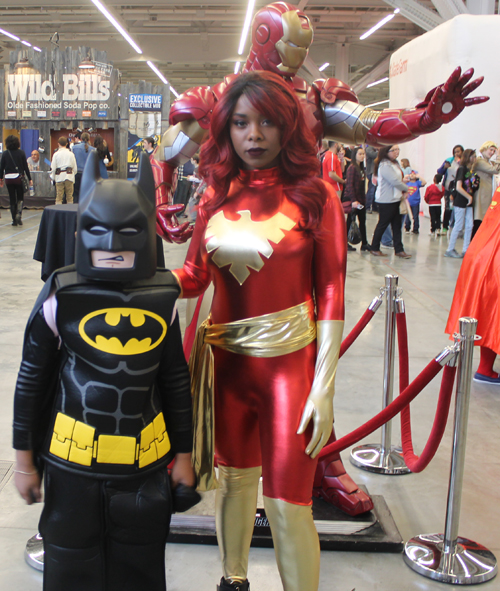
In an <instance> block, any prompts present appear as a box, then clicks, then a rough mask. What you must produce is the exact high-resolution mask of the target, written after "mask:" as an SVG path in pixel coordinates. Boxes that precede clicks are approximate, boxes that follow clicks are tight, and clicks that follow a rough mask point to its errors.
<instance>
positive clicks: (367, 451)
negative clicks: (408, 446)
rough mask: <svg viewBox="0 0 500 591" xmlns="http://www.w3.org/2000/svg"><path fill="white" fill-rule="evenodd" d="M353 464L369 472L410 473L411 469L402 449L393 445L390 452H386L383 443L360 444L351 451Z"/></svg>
mask: <svg viewBox="0 0 500 591" xmlns="http://www.w3.org/2000/svg"><path fill="white" fill-rule="evenodd" d="M350 460H351V464H353V465H354V466H356V467H357V468H361V469H362V470H368V472H377V473H378V474H389V475H394V476H396V475H398V474H409V473H410V472H411V470H410V469H409V468H408V466H407V465H406V464H405V461H404V459H403V454H402V453H401V450H400V449H398V448H396V447H395V446H392V447H391V451H390V452H389V453H385V454H384V450H383V448H382V445H380V444H379V443H368V444H367V445H359V446H358V447H355V448H354V449H353V450H352V451H351V458H350Z"/></svg>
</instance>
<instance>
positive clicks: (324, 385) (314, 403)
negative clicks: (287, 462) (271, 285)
mask: <svg viewBox="0 0 500 591" xmlns="http://www.w3.org/2000/svg"><path fill="white" fill-rule="evenodd" d="M316 329H317V347H318V351H317V354H316V368H315V371H314V381H313V384H312V388H311V392H310V394H309V396H308V398H307V401H306V405H305V407H304V412H303V413H302V418H301V420H300V425H299V428H298V430H297V433H298V434H299V435H300V434H301V433H304V431H305V430H306V428H307V425H308V424H309V421H310V420H311V418H312V419H313V423H314V428H313V434H312V437H311V441H309V443H308V445H307V447H306V454H308V455H310V456H311V458H315V457H316V456H317V455H318V454H319V452H320V451H321V449H322V448H323V446H324V445H325V443H326V442H327V441H328V438H329V437H330V434H331V432H332V426H333V396H334V394H335V374H336V372H337V364H338V361H339V353H340V345H341V344H342V332H343V330H344V321H343V320H320V321H318V322H317V323H316Z"/></svg>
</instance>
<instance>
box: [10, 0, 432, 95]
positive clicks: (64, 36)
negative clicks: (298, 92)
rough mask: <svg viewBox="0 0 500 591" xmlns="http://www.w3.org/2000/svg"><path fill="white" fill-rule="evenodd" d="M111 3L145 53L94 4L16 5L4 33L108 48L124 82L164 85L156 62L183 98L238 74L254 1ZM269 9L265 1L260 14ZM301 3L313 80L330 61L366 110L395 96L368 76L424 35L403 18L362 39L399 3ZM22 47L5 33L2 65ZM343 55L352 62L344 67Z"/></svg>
mask: <svg viewBox="0 0 500 591" xmlns="http://www.w3.org/2000/svg"><path fill="white" fill-rule="evenodd" d="M104 1H105V4H106V5H107V6H110V7H112V8H113V9H114V11H115V12H116V13H117V14H118V15H119V16H120V17H121V19H122V21H123V22H124V23H125V24H126V26H127V28H128V31H129V32H130V33H131V35H132V36H133V38H134V39H135V40H136V41H137V43H138V44H139V45H140V47H141V48H142V50H143V55H138V54H137V53H136V52H135V51H134V50H133V49H132V47H131V46H130V45H129V44H128V43H127V42H126V41H125V40H124V39H123V38H122V37H121V35H120V34H119V33H118V32H117V31H116V30H115V29H114V28H113V26H112V25H111V24H110V23H109V22H108V20H107V19H106V18H105V17H104V16H103V15H102V14H101V13H100V12H99V11H98V10H97V8H96V7H95V6H94V4H93V3H92V2H91V0H83V1H82V2H80V3H74V2H72V3H70V2H68V0H43V1H42V3H40V2H37V1H36V0H19V2H10V3H9V6H0V27H2V28H4V29H6V30H7V31H9V32H11V33H13V34H15V35H17V36H19V37H21V38H22V39H26V40H27V41H29V42H30V43H32V44H34V45H37V46H38V47H41V48H47V49H48V48H51V47H54V45H53V44H51V42H50V39H51V37H52V36H53V35H54V33H56V32H57V33H58V37H59V42H58V43H59V47H60V48H61V49H63V48H64V47H66V46H72V47H78V46H88V47H92V48H96V49H99V50H105V51H107V55H108V58H109V60H110V61H112V62H113V64H114V66H115V67H116V68H118V69H119V70H120V72H121V75H122V81H123V82H130V81H132V82H136V81H138V80H148V81H151V82H154V83H157V82H158V78H157V77H156V75H155V74H154V73H153V72H152V70H151V69H150V68H149V67H148V66H147V64H146V61H147V60H152V61H153V62H155V63H156V65H157V66H158V68H159V69H160V70H161V71H162V72H163V74H164V75H165V76H166V77H167V78H168V80H169V82H170V83H171V84H172V86H173V87H174V88H175V89H176V90H177V91H178V92H182V91H184V90H186V89H188V88H190V87H191V86H197V85H202V84H214V83H217V82H218V81H219V80H221V79H222V78H223V76H224V75H226V74H230V73H232V72H233V69H234V64H235V62H236V60H237V59H238V54H237V50H238V44H239V39H240V34H241V29H242V25H243V21H244V17H245V12H246V6H247V1H246V0H238V1H236V2H227V1H223V0H211V1H210V2H208V3H204V4H197V3H195V2H192V1H191V0H186V1H184V2H182V1H179V0H177V1H174V0H161V1H160V0H157V1H155V0H135V2H134V3H133V4H130V5H127V4H124V3H123V2H119V1H117V0H104ZM4 2H5V0H4ZM268 3H269V2H266V1H265V0H257V1H256V10H257V9H259V8H261V7H262V6H265V5H266V4H268ZM391 4H392V6H391ZM418 4H419V5H422V6H424V7H426V8H427V9H428V10H429V11H432V12H433V13H434V14H436V15H437V12H436V10H435V8H434V6H433V4H432V3H431V2H430V1H429V0H420V2H419V3H418ZM297 5H299V6H300V7H301V8H302V9H303V10H304V11H305V13H306V14H307V15H308V16H309V18H310V19H311V21H312V22H313V25H314V42H313V46H312V48H311V50H310V52H309V58H310V59H309V60H308V72H304V75H305V77H306V78H309V79H314V78H316V77H317V74H318V72H317V67H319V66H321V65H322V64H324V63H325V62H330V64H331V65H330V66H328V67H327V68H326V70H325V71H324V74H323V75H324V76H326V77H328V76H334V75H335V69H336V66H335V64H337V70H338V71H340V69H341V68H343V72H344V76H343V77H344V78H345V73H346V72H347V76H348V80H345V81H346V82H349V84H351V85H356V82H358V85H357V86H358V88H357V89H358V90H359V93H360V96H361V100H362V101H363V102H364V104H368V103H371V102H375V101H377V100H383V99H384V98H387V96H388V83H383V84H380V85H378V86H374V87H373V88H370V89H368V90H363V88H364V87H365V83H364V80H366V74H367V73H369V72H371V71H372V70H373V68H374V66H377V64H378V68H377V70H376V72H377V75H376V76H375V78H374V79H377V78H381V77H383V76H386V75H387V58H388V56H390V54H391V52H393V51H394V50H395V49H397V48H399V47H401V46H402V45H404V44H405V43H407V42H408V41H410V40H411V39H413V38H414V37H416V36H417V35H421V34H422V33H423V32H424V29H422V28H420V27H419V26H417V25H416V24H414V23H413V22H411V21H410V20H409V19H408V18H405V17H404V16H402V15H401V14H397V15H396V16H395V17H394V18H393V19H392V20H391V21H390V22H389V23H388V24H387V25H385V26H384V27H382V28H381V29H379V31H377V32H376V33H374V34H373V35H372V36H370V37H369V38H368V39H367V40H366V41H360V40H359V37H360V35H361V34H362V33H364V32H366V31H367V30H368V29H369V28H371V27H372V26H373V25H374V24H376V23H377V22H378V21H380V20H381V19H382V18H383V17H385V16H387V15H389V14H391V13H393V11H394V6H396V4H395V2H392V1H391V0H388V2H387V3H386V2H384V1H383V0H321V2H318V1H315V0H301V1H300V2H297ZM438 18H439V17H438ZM17 45H18V44H17V43H16V42H15V41H11V40H10V39H9V38H8V37H5V36H3V35H0V64H4V63H7V62H8V61H9V52H10V51H11V50H12V49H14V48H15V47H16V46H17ZM21 47H23V46H21ZM247 49H248V42H247ZM341 53H343V54H344V55H345V56H346V57H345V59H344V62H343V65H342V63H341V62H342V60H341V58H340V55H341ZM245 55H246V51H245ZM379 74H380V75H379ZM363 76H365V78H363ZM362 79H363V80H362Z"/></svg>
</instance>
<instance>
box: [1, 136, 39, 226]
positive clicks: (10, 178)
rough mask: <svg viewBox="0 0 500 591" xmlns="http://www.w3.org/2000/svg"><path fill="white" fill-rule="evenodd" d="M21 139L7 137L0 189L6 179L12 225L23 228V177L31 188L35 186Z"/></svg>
mask: <svg viewBox="0 0 500 591" xmlns="http://www.w3.org/2000/svg"><path fill="white" fill-rule="evenodd" d="M20 146H21V144H20V143H19V138H18V137H17V136H15V135H9V136H7V139H6V140H5V147H6V148H7V149H6V150H5V152H3V154H2V158H1V159H0V187H3V184H4V179H5V184H6V185H7V191H8V192H9V199H10V213H11V215H12V225H13V226H22V225H23V220H22V214H23V202H24V188H23V181H22V178H21V176H22V175H23V174H25V175H26V176H27V178H28V180H29V183H30V186H33V181H32V180H31V174H30V169H29V167H28V161H27V160H26V154H25V153H24V150H21V149H20Z"/></svg>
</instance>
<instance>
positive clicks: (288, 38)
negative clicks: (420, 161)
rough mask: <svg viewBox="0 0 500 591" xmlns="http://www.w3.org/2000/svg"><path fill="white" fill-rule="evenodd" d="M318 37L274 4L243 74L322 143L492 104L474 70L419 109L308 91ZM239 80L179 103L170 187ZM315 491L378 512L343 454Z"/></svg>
mask: <svg viewBox="0 0 500 591" xmlns="http://www.w3.org/2000/svg"><path fill="white" fill-rule="evenodd" d="M312 37H313V32H312V27H311V23H310V21H309V19H308V18H307V16H306V15H305V14H303V13H302V12H301V11H299V10H297V9H296V8H294V7H293V6H291V5H289V4H286V3H284V2H278V3H275V4H271V5H269V6H267V7H265V8H263V9H262V10H260V11H259V12H258V13H257V14H256V16H255V18H254V21H253V27H252V47H251V51H250V54H249V57H248V60H247V62H246V64H245V68H244V71H251V70H267V71H272V72H274V73H276V74H279V75H280V76H282V77H283V79H284V80H285V81H286V82H287V83H288V84H290V86H291V87H292V88H293V89H294V91H295V92H296V93H297V95H298V96H299V98H300V100H301V103H302V105H303V109H304V113H305V116H306V120H307V122H308V125H309V127H310V129H311V130H312V131H313V133H314V134H315V136H316V138H317V139H318V141H319V140H320V139H322V138H323V137H327V138H331V139H337V140H340V141H344V142H348V143H361V142H367V143H369V144H372V145H375V146H380V145H384V144H393V143H399V142H401V141H405V140H410V139H413V138H414V137H417V136H418V135H420V134H422V133H428V132H430V131H434V130H435V129H438V128H439V127H440V126H441V125H442V124H443V123H445V122H448V121H450V120H451V119H453V118H454V117H456V116H457V115H458V113H460V112H461V111H462V110H463V108H464V107H465V106H467V105H469V104H474V103H479V102H483V101H484V100H486V99H484V98H482V97H479V98H476V99H467V98H465V97H466V96H467V95H468V94H469V93H470V92H472V90H474V89H475V88H477V86H478V85H479V84H480V83H481V80H477V81H474V82H472V83H470V84H468V82H469V80H470V79H471V77H472V71H469V72H467V73H466V74H464V75H463V76H461V72H460V69H459V68H458V69H457V70H456V71H455V72H454V73H453V74H452V76H451V77H450V79H449V80H448V81H447V82H446V83H445V84H444V85H442V86H440V87H438V88H436V89H434V90H433V91H431V92H430V93H429V94H428V96H427V97H426V99H425V101H424V102H423V103H421V104H420V105H418V106H417V107H416V108H415V109H409V110H398V111H395V110H385V111H382V112H377V111H372V110H371V109H369V108H366V107H363V106H361V105H359V103H358V100H357V97H356V95H355V93H354V92H353V91H352V89H351V88H350V87H348V86H347V85H346V84H344V83H343V82H341V81H339V80H335V79H328V80H318V81H316V82H315V83H314V84H312V85H309V84H307V83H306V82H305V81H304V80H302V79H301V78H299V77H297V76H296V73H297V71H298V69H299V68H300V66H301V65H302V63H303V62H304V60H305V57H306V55H307V51H308V48H309V46H310V44H311V42H312ZM233 78H234V76H228V77H227V78H226V79H225V80H224V81H223V82H221V83H220V84H218V85H217V86H215V87H213V88H209V87H199V88H194V89H191V90H189V91H187V92H186V93H184V94H183V95H182V96H181V97H180V98H179V99H178V100H177V101H176V102H175V103H174V105H173V106H172V109H171V112H170V123H171V127H170V128H169V129H168V130H167V132H166V133H165V135H164V136H163V138H162V142H161V145H160V148H159V152H160V157H161V158H162V159H163V162H162V163H161V166H162V171H163V179H162V180H163V181H165V182H169V180H170V179H171V173H172V170H173V169H174V168H175V167H176V166H177V165H178V164H181V163H182V162H184V161H186V160H187V158H189V157H190V156H192V155H193V154H194V153H195V152H196V151H197V149H198V148H199V146H200V144H201V143H202V141H203V140H204V138H205V136H206V134H207V133H208V129H209V126H210V116H211V112H212V109H213V106H214V104H215V102H216V101H217V100H218V98H219V97H220V96H221V95H222V93H223V92H224V89H225V87H226V86H227V85H228V83H230V82H231V80H232V79H233ZM157 205H158V206H159V207H158V217H157V220H158V227H159V230H160V232H161V234H162V235H163V236H164V237H165V238H166V239H168V240H173V241H184V240H185V239H186V238H187V236H188V234H186V232H184V228H183V226H178V225H177V227H176V228H173V229H172V225H171V220H170V217H169V215H168V210H167V207H166V205H167V204H166V200H164V199H162V198H160V199H159V202H158V203H157ZM262 297H265V294H263V295H262ZM314 485H315V487H314V494H315V495H317V496H322V497H323V498H325V499H327V500H328V501H330V502H333V503H334V504H336V505H338V506H340V507H341V508H342V509H343V510H344V511H346V512H348V513H350V514H353V515H355V514H358V513H362V512H364V511H367V510H369V509H371V507H372V504H371V500H370V499H369V497H368V496H367V495H366V494H365V493H363V492H362V491H359V490H358V488H357V486H356V485H355V483H354V482H353V481H352V480H351V479H350V478H349V476H348V475H347V474H346V473H345V470H344V467H343V465H342V462H341V460H340V457H339V456H338V455H337V454H336V455H333V456H326V457H324V458H322V460H321V462H320V464H319V466H318V471H317V473H316V478H315V482H314Z"/></svg>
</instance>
